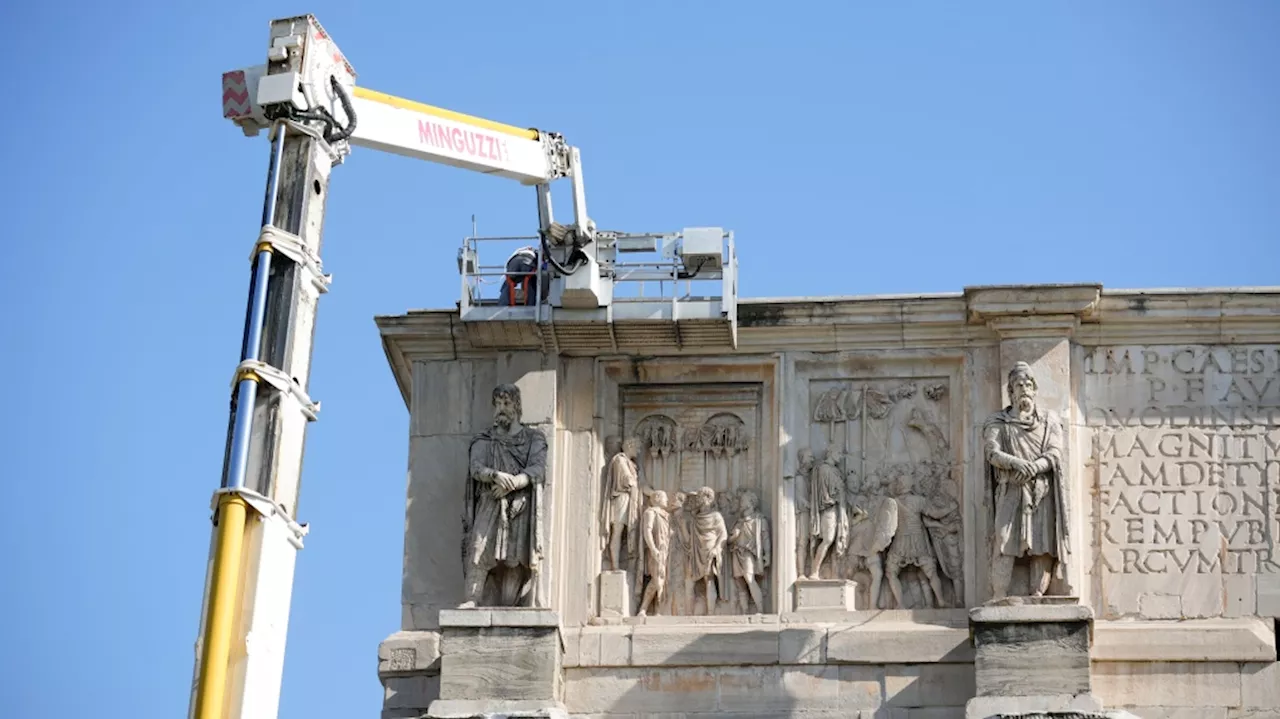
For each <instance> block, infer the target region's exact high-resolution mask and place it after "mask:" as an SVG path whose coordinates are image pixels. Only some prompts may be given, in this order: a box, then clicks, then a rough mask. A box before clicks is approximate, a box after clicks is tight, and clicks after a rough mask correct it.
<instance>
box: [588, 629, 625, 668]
mask: <svg viewBox="0 0 1280 719" xmlns="http://www.w3.org/2000/svg"><path fill="white" fill-rule="evenodd" d="M594 629H595V630H596V633H598V634H599V635H600V666H602V667H625V666H627V665H629V664H631V627H598V628H594Z"/></svg>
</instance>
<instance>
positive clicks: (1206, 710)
mask: <svg viewBox="0 0 1280 719" xmlns="http://www.w3.org/2000/svg"><path fill="white" fill-rule="evenodd" d="M1123 709H1124V710H1125V711H1127V712H1130V713H1131V714H1133V715H1134V716H1136V717H1139V718H1140V719H1226V718H1227V716H1228V715H1227V708H1226V707H1124V708H1123Z"/></svg>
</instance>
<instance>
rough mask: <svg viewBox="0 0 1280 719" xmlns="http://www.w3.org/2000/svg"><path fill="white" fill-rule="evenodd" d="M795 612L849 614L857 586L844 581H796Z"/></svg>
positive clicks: (852, 608)
mask: <svg viewBox="0 0 1280 719" xmlns="http://www.w3.org/2000/svg"><path fill="white" fill-rule="evenodd" d="M795 587H796V611H804V610H809V609H817V610H822V609H834V610H838V611H845V612H851V611H853V610H855V609H856V608H857V607H855V606H854V598H855V597H856V596H857V589H858V585H857V584H856V583H855V582H852V581H849V580H845V579H797V580H796V584H795Z"/></svg>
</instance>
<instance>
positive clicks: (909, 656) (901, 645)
mask: <svg viewBox="0 0 1280 719" xmlns="http://www.w3.org/2000/svg"><path fill="white" fill-rule="evenodd" d="M827 661H831V662H840V663H845V662H848V663H856V664H885V663H889V664H893V663H899V664H909V663H915V662H972V661H973V646H972V644H971V643H970V641H969V632H968V630H966V629H959V628H952V627H947V626H931V625H920V624H910V623H905V622H868V623H866V624H863V625H859V626H855V627H848V628H845V627H831V628H830V629H829V630H828V632H827Z"/></svg>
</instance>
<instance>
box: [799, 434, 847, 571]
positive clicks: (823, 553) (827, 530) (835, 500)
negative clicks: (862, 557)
mask: <svg viewBox="0 0 1280 719" xmlns="http://www.w3.org/2000/svg"><path fill="white" fill-rule="evenodd" d="M809 524H810V530H809V532H810V537H811V539H810V542H811V544H813V545H816V548H815V549H814V552H813V563H812V564H811V565H810V567H809V578H810V579H817V578H818V577H819V576H820V575H821V571H822V562H823V561H824V560H826V558H827V553H828V552H829V551H830V550H831V549H832V548H833V547H834V548H835V556H837V557H842V556H844V552H845V549H846V548H847V547H848V545H849V516H848V514H847V513H846V512H845V496H844V478H843V477H841V476H840V470H839V469H837V468H836V452H835V450H834V449H829V450H827V454H826V456H825V457H823V459H822V464H819V465H818V466H817V468H815V469H814V471H813V476H812V477H811V478H810V482H809Z"/></svg>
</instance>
